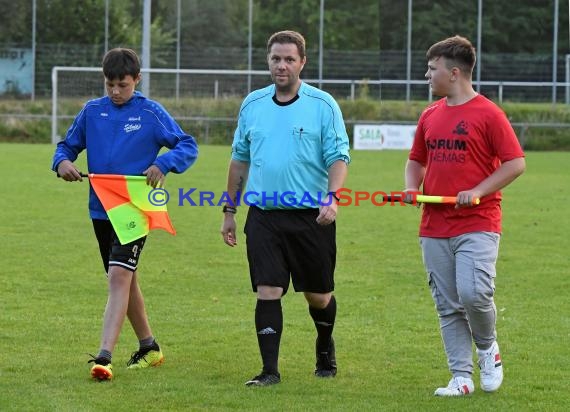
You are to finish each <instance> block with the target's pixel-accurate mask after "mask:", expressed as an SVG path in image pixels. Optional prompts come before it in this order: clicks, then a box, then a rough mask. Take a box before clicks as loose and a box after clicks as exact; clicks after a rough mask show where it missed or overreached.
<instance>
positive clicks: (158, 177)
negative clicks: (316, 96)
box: [52, 48, 198, 380]
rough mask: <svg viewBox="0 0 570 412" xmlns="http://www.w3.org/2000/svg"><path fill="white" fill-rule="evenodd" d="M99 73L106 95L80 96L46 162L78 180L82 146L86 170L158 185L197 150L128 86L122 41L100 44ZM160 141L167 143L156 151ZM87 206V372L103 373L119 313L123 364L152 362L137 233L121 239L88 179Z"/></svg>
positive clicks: (133, 65) (156, 350)
mask: <svg viewBox="0 0 570 412" xmlns="http://www.w3.org/2000/svg"><path fill="white" fill-rule="evenodd" d="M103 74H104V76H105V88H106V91H107V96H105V97H101V98H99V99H94V100H90V101H88V102H87V103H86V104H85V106H84V107H83V109H82V110H81V111H80V112H79V114H78V115H77V117H76V118H75V120H74V122H73V124H72V126H71V127H70V128H69V130H68V131H67V135H66V137H65V140H62V141H61V142H59V143H58V145H57V148H56V150H55V154H54V157H53V164H52V169H53V170H54V171H56V172H57V173H58V175H59V176H61V177H62V178H63V179H64V180H66V181H68V182H74V181H82V177H81V174H80V172H79V170H78V169H77V167H76V166H75V165H74V164H73V162H74V161H75V160H76V159H77V156H78V155H79V153H80V152H81V151H83V150H85V149H86V150H87V166H88V169H89V173H103V174H120V175H141V174H142V175H145V176H146V182H147V184H149V185H151V186H152V187H156V186H157V185H159V184H160V185H161V184H162V183H163V181H164V178H165V175H166V174H167V173H168V172H175V173H182V172H184V171H185V170H186V169H188V168H189V167H190V166H191V165H192V164H193V163H194V162H195V161H196V157H197V155H198V146H197V144H196V141H195V140H194V138H193V137H192V136H190V135H188V134H186V133H184V132H183V131H182V129H181V128H180V126H179V125H178V124H177V123H176V121H175V120H174V119H173V118H172V116H171V115H170V114H169V113H168V112H167V111H166V110H165V109H164V108H163V107H162V106H161V105H160V104H159V103H157V102H155V101H153V100H150V99H147V98H146V97H144V96H143V95H142V94H141V93H140V92H138V91H135V87H136V85H137V84H138V82H139V81H140V79H141V73H140V61H139V58H138V56H137V54H136V53H135V52H134V51H133V50H130V49H124V48H116V49H112V50H110V51H108V52H107V53H106V54H105V56H104V57H103ZM163 147H167V148H168V149H170V150H169V151H168V152H166V153H164V154H161V155H160V156H159V155H158V153H159V151H160V150H161V148H163ZM89 214H90V217H91V219H92V221H93V228H94V231H95V236H96V237H97V241H98V243H99V250H100V253H101V258H102V259H103V265H104V266H105V271H106V272H107V278H108V286H109V287H108V290H109V296H108V300H107V306H106V308H105V314H104V318H103V332H102V336H101V346H100V349H99V353H98V355H97V356H92V357H93V359H91V360H90V361H89V362H93V363H94V366H93V367H92V368H91V376H92V377H93V378H94V379H98V380H110V379H111V378H112V377H113V367H112V365H111V355H112V352H113V349H114V347H115V344H116V343H117V340H118V338H119V333H120V331H121V328H122V325H123V322H124V320H125V317H127V318H128V319H129V321H130V323H131V325H132V327H133V329H134V331H135V334H136V336H137V338H138V339H139V349H138V351H136V352H134V353H133V355H132V356H131V359H130V360H129V362H128V363H127V365H128V368H129V369H139V368H146V367H149V366H158V365H160V364H161V363H162V362H163V361H164V356H163V354H162V351H161V349H160V347H159V345H158V344H157V342H156V340H155V339H154V336H153V334H152V331H151V328H150V325H149V322H148V317H147V314H146V310H145V304H144V299H143V295H142V292H141V290H140V287H139V284H138V275H137V264H138V260H139V258H140V254H141V251H142V249H143V246H144V243H145V238H141V239H138V240H135V241H133V242H131V243H128V244H125V245H121V243H120V242H119V240H118V238H117V235H116V233H115V231H114V230H113V227H112V225H111V223H110V221H109V219H108V217H107V214H106V212H105V209H104V208H103V205H102V204H101V202H100V201H99V199H98V198H97V196H96V194H95V192H94V191H93V188H92V187H90V189H89Z"/></svg>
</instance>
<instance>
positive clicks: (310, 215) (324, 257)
mask: <svg viewBox="0 0 570 412" xmlns="http://www.w3.org/2000/svg"><path fill="white" fill-rule="evenodd" d="M318 215H319V210H318V209H294V210H291V209H289V210H262V209H259V208H257V207H255V206H250V208H249V212H248V214H247V220H246V223H245V227H244V232H245V234H246V243H247V259H248V261H249V273H250V277H251V285H252V288H253V290H254V291H257V286H260V285H262V286H277V287H281V288H283V294H285V293H287V289H288V288H289V280H290V279H291V280H292V282H293V288H294V289H295V291H296V292H314V293H328V292H332V291H333V290H334V269H335V265H336V224H335V223H334V222H333V223H331V224H330V225H326V226H321V225H319V224H318V223H317V222H316V218H317V216H318Z"/></svg>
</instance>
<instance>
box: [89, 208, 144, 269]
mask: <svg viewBox="0 0 570 412" xmlns="http://www.w3.org/2000/svg"><path fill="white" fill-rule="evenodd" d="M93 229H94V230H95V236H96V237H97V241H98V242H99V252H100V253H101V259H103V265H104V266H105V272H106V273H109V266H121V267H123V268H125V269H128V270H130V271H132V272H134V271H135V270H137V265H138V263H139V257H140V255H141V252H142V250H143V246H144V242H145V240H146V236H145V237H141V238H140V239H137V240H135V241H133V242H131V243H127V244H125V245H121V242H119V238H118V237H117V234H116V233H115V230H114V229H113V225H111V222H110V221H108V220H103V219H93Z"/></svg>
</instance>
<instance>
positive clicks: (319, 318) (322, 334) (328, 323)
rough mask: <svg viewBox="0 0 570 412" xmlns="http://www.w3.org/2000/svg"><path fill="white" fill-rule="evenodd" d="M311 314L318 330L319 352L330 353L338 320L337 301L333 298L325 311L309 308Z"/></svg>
mask: <svg viewBox="0 0 570 412" xmlns="http://www.w3.org/2000/svg"><path fill="white" fill-rule="evenodd" d="M309 313H310V314H311V317H312V318H313V321H314V322H315V327H316V328H317V352H328V350H329V345H330V342H331V336H332V333H333V329H334V322H335V319H336V299H335V297H334V295H333V296H332V297H331V300H330V301H329V304H328V305H327V307H326V308H324V309H317V308H313V307H312V306H309Z"/></svg>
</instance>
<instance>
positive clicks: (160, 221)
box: [88, 173, 176, 245]
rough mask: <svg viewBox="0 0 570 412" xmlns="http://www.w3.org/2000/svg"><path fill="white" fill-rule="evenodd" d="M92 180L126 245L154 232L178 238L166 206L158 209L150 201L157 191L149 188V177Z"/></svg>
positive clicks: (98, 176) (91, 177) (101, 176)
mask: <svg viewBox="0 0 570 412" xmlns="http://www.w3.org/2000/svg"><path fill="white" fill-rule="evenodd" d="M88 176H89V181H90V182H91V186H92V187H93V190H95V193H96V194H97V197H98V198H99V200H100V201H101V203H102V204H103V207H104V208H105V211H106V212H107V216H109V220H110V221H111V224H112V225H113V229H115V233H117V237H118V238H119V241H120V242H121V244H122V245H124V244H126V243H129V242H132V241H134V240H136V239H139V238H141V237H143V236H146V235H147V234H148V232H149V231H150V230H152V229H164V230H166V231H167V232H169V233H172V234H173V235H175V234H176V231H175V230H174V227H173V226H172V222H171V221H170V217H169V216H168V211H167V209H166V203H165V204H164V205H160V206H157V205H155V204H153V203H151V201H150V200H149V196H150V194H151V191H152V190H153V188H152V186H148V185H147V184H146V177H145V176H124V175H106V174H94V173H89V175H88Z"/></svg>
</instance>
